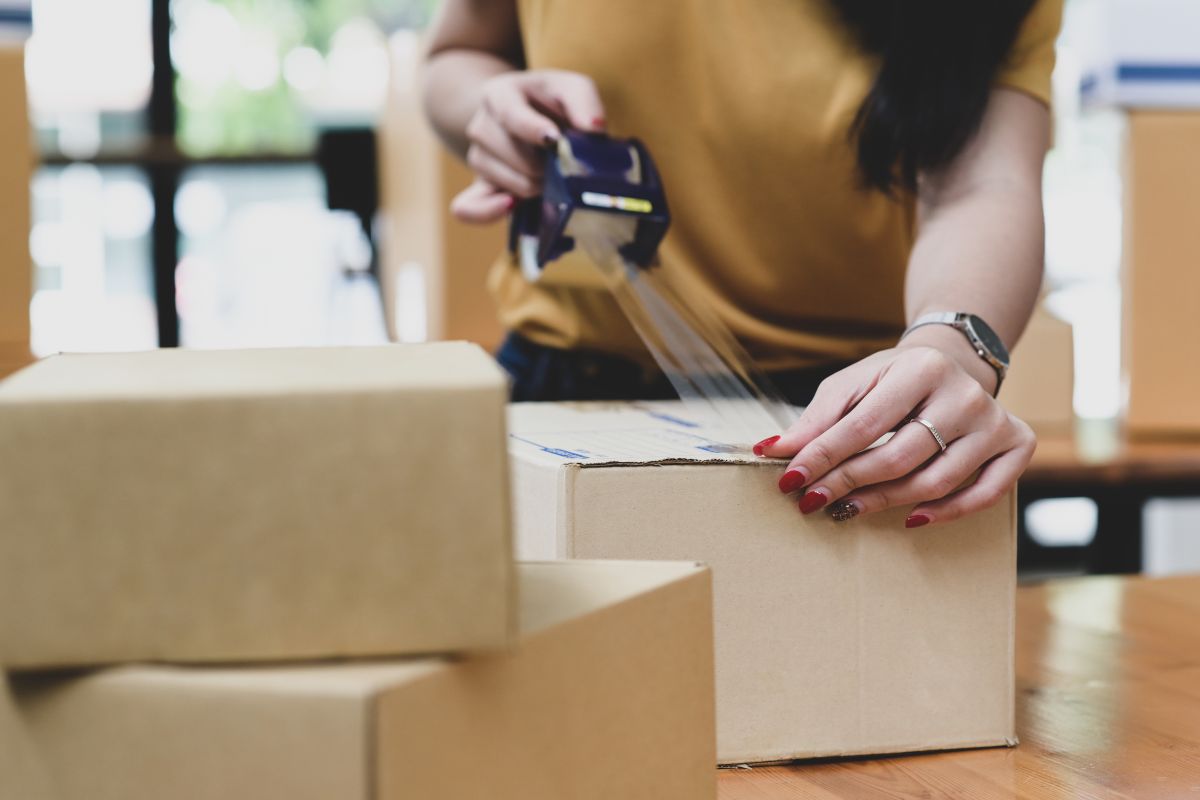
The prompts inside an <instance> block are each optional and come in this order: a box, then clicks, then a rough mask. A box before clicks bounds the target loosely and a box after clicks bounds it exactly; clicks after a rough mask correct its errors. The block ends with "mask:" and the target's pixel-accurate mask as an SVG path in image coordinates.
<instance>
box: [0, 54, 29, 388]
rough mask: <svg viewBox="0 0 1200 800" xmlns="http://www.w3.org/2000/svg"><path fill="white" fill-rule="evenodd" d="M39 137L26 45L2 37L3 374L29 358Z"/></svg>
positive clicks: (0, 359) (0, 227)
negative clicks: (32, 124) (32, 200)
mask: <svg viewBox="0 0 1200 800" xmlns="http://www.w3.org/2000/svg"><path fill="white" fill-rule="evenodd" d="M32 175H33V142H32V134H31V132H30V128H29V115H28V111H27V106H26V101H25V49H24V47H23V46H22V45H20V44H17V43H4V42H0V209H3V213H2V214H0V377H3V376H4V375H5V374H7V373H9V372H12V371H13V370H15V369H17V368H19V367H21V366H23V365H24V364H25V363H27V362H28V361H29V301H30V299H31V298H32V296H33V261H32V259H31V257H30V255H29V229H30V217H29V214H30V211H29V191H30V189H29V182H30V180H31V178H32Z"/></svg>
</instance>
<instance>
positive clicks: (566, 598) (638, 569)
mask: <svg viewBox="0 0 1200 800" xmlns="http://www.w3.org/2000/svg"><path fill="white" fill-rule="evenodd" d="M518 569H519V572H520V576H521V581H520V586H521V603H520V617H521V621H520V627H521V633H522V635H529V634H533V633H537V632H538V631H542V630H545V629H547V628H552V627H554V626H555V625H559V624H561V623H563V622H567V621H568V620H572V619H577V618H579V617H582V616H585V615H587V614H590V613H592V612H594V611H599V610H600V609H602V608H606V607H608V606H611V605H615V604H616V603H620V602H623V601H625V600H629V599H631V598H634V597H637V596H638V595H641V594H644V593H645V592H649V591H653V590H656V589H659V588H661V587H662V586H664V585H665V584H668V583H671V582H673V581H677V580H682V579H684V578H686V577H689V576H693V575H699V574H702V573H704V572H707V568H706V567H705V566H704V565H703V564H697V563H695V562H689V561H612V560H608V561H555V562H546V563H528V562H527V563H523V564H520V565H519V567H518Z"/></svg>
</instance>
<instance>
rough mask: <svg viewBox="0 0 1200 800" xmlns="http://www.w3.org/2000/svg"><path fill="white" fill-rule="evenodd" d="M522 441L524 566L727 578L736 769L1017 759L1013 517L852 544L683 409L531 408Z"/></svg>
mask: <svg viewBox="0 0 1200 800" xmlns="http://www.w3.org/2000/svg"><path fill="white" fill-rule="evenodd" d="M509 426H510V431H511V433H510V440H511V445H510V449H511V454H512V459H513V480H514V500H515V504H516V536H517V551H518V554H519V555H520V557H522V558H537V559H546V558H622V559H638V558H646V559H678V558H687V559H695V560H698V561H703V562H705V563H707V564H708V565H709V566H710V567H711V568H712V570H713V575H714V603H715V620H716V643H717V722H718V737H717V740H718V759H719V761H720V762H721V763H722V764H737V763H743V762H745V763H754V762H770V761H778V760H785V759H792V758H810V757H819V756H841V755H857V754H875V753H892V752H909V751H917V750H937V749H946V748H958V747H974V746H985V745H1003V744H1011V743H1013V741H1014V727H1013V680H1014V677H1013V675H1014V673H1013V603H1014V591H1015V583H1016V567H1015V558H1016V551H1015V533H1014V514H1015V508H1014V502H1013V498H1011V497H1010V498H1009V499H1008V500H1007V501H1006V502H1004V503H1001V504H1000V505H999V506H997V507H995V508H992V509H991V510H988V511H986V512H984V513H981V514H979V515H976V516H974V517H971V518H969V519H965V520H962V521H960V522H957V523H952V524H947V525H944V526H933V527H930V528H923V529H917V530H912V531H906V530H905V529H904V518H905V516H906V513H907V510H905V509H897V510H893V511H888V512H884V513H880V514H876V515H871V516H867V517H863V518H859V519H856V520H854V521H853V522H852V523H848V524H838V523H835V522H833V521H832V520H830V519H829V518H828V517H826V516H825V515H823V514H818V515H814V516H812V517H803V516H802V515H801V514H800V513H799V512H798V511H797V508H796V503H795V500H794V499H789V498H787V497H784V496H782V495H781V494H780V493H779V490H778V488H777V487H776V481H777V479H778V477H779V475H780V474H781V471H782V468H783V466H784V465H783V463H782V462H778V461H776V462H772V461H762V460H757V459H754V457H753V456H751V455H748V454H746V455H743V454H740V453H729V452H723V450H724V449H725V448H722V447H720V446H717V445H714V443H713V440H712V439H711V438H710V437H709V436H707V435H706V431H705V429H704V428H703V427H701V426H699V425H698V424H697V423H696V421H695V420H694V419H693V418H692V417H691V416H690V414H689V413H688V412H687V411H686V410H685V409H684V408H683V406H682V405H681V404H679V403H648V404H615V403H614V404H606V403H583V404H518V405H514V406H511V407H510V413H509Z"/></svg>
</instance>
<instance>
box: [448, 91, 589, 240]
mask: <svg viewBox="0 0 1200 800" xmlns="http://www.w3.org/2000/svg"><path fill="white" fill-rule="evenodd" d="M479 97H480V99H479V104H478V107H477V108H476V110H475V113H474V114H473V115H472V116H471V120H470V122H468V123H467V129H466V134H467V139H468V141H469V146H468V148H467V164H468V165H469V166H470V167H471V169H472V170H474V171H475V174H476V175H477V176H478V178H477V180H476V181H475V183H473V184H472V185H471V186H470V187H468V188H467V189H466V190H464V191H463V192H462V193H461V194H459V195H458V196H457V197H456V198H454V201H453V202H452V203H451V205H450V209H451V211H452V212H453V213H454V215H455V216H456V217H458V218H459V219H461V220H463V221H464V222H479V223H482V222H493V221H495V220H497V219H500V218H502V217H503V216H504V215H505V214H507V213H508V212H509V211H510V210H511V209H512V207H513V205H514V204H515V203H516V201H517V200H518V199H521V198H526V197H533V196H535V195H537V194H540V193H541V190H542V188H541V186H542V181H541V179H542V167H543V162H544V160H545V152H544V151H545V148H547V147H553V146H554V145H555V144H556V143H557V142H558V137H559V125H560V124H564V125H567V126H569V127H572V128H577V129H579V130H584V131H602V130H604V106H603V104H602V103H601V102H600V95H599V93H598V92H597V91H596V85H595V84H594V83H592V80H591V79H590V78H588V77H587V76H585V75H580V74H578V73H575V72H564V71H561V70H529V71H515V72H503V73H501V74H499V75H495V76H493V77H491V78H489V79H487V81H485V82H484V83H483V85H482V87H481V88H480V94H479Z"/></svg>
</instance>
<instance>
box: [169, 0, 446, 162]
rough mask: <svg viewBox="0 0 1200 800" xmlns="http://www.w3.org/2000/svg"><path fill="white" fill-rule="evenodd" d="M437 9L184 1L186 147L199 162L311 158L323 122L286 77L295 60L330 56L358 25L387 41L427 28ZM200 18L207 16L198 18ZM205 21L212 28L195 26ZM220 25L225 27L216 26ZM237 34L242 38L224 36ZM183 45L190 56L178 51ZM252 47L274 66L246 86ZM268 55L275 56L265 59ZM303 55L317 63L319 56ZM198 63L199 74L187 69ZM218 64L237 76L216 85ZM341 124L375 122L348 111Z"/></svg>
mask: <svg viewBox="0 0 1200 800" xmlns="http://www.w3.org/2000/svg"><path fill="white" fill-rule="evenodd" d="M434 5H435V0H176V4H175V7H174V15H175V33H174V38H173V49H176V50H177V49H186V50H187V52H188V53H190V54H191V58H180V54H176V63H177V65H178V66H179V67H180V74H179V79H178V83H177V85H176V94H177V98H178V101H179V126H180V127H179V141H180V144H181V146H182V147H183V148H184V149H185V150H186V151H187V152H189V153H191V154H193V155H208V154H215V153H219V154H246V153H261V152H274V153H288V152H304V151H306V150H308V149H309V148H310V147H311V146H312V143H313V139H314V136H315V134H316V127H317V122H316V120H314V118H313V113H312V110H311V109H310V108H309V107H307V105H306V102H305V99H304V97H302V95H301V92H299V91H297V89H296V88H295V87H294V86H293V85H292V83H290V82H289V81H288V80H287V78H286V77H285V69H284V68H283V65H284V64H286V63H287V62H286V59H287V57H288V55H289V54H292V53H294V51H296V49H297V48H311V49H312V50H315V51H316V52H317V53H319V54H320V55H321V56H322V57H327V56H329V54H330V52H331V49H332V47H333V43H334V40H335V37H336V35H337V33H338V31H339V30H341V29H343V26H344V25H346V24H347V23H348V22H351V21H357V24H358V28H359V31H360V32H361V31H362V30H363V29H366V30H368V31H370V30H371V29H372V27H373V28H375V29H376V30H377V31H378V32H379V33H378V35H379V36H380V37H382V35H383V32H385V31H395V30H398V29H401V28H417V29H419V28H422V27H424V26H425V24H426V23H427V22H428V20H429V17H430V16H431V14H432V11H433V7H434ZM196 11H199V12H201V13H200V14H194V13H192V12H196ZM198 18H203V19H205V20H207V22H208V24H204V25H201V24H199V23H197V22H195V20H197V19H198ZM214 18H216V19H217V20H218V21H219V22H221V24H212V20H213V19H214ZM230 18H232V21H235V22H236V26H232V25H231V24H230ZM189 26H191V28H192V29H191V30H189V29H188V28H189ZM229 31H237V32H238V35H228V36H222V35H218V34H220V33H221V32H229ZM208 33H211V34H213V35H207V34H208ZM228 39H233V41H229V40H228ZM182 40H186V42H187V46H186V48H180V47H178V46H177V45H179V44H180V43H181V41H182ZM247 41H250V42H251V43H252V44H251V45H250V46H251V47H257V48H258V50H257V51H256V52H257V53H258V56H259V62H260V63H259V66H260V67H261V66H262V65H261V62H262V61H263V60H266V61H267V62H268V65H267V67H266V68H265V69H266V72H265V74H264V73H263V71H262V69H260V70H259V71H258V73H257V74H256V75H255V76H254V77H256V78H257V80H251V81H246V80H242V79H240V78H241V77H242V73H240V72H239V69H240V66H239V65H240V64H243V63H244V62H245V61H246V52H247V45H246V42H247ZM197 53H199V54H200V55H197ZM264 53H267V54H269V56H267V57H266V58H265V59H264V58H263V55H264ZM303 55H306V56H309V57H310V60H311V56H312V52H311V51H309V50H306V52H305V53H304V54H303ZM272 62H273V63H274V65H275V66H274V77H273V78H272V68H271V66H270V64H271V63H272ZM198 63H199V66H198V67H196V69H194V70H192V71H191V72H189V70H188V69H186V68H185V67H186V66H188V65H189V64H190V65H193V66H195V65H197V64H198ZM212 63H221V64H228V65H231V66H230V68H229V74H228V75H227V76H224V77H217V78H214V77H213V74H212V71H211V70H208V71H206V67H207V66H208V65H209V64H212ZM243 72H244V70H243ZM198 73H203V74H198ZM218 75H219V73H218ZM248 83H249V85H247V84H248ZM337 121H338V122H343V123H345V122H351V123H352V122H357V123H365V122H369V121H370V120H369V114H368V115H365V118H363V119H346V118H345V112H344V110H343V111H342V112H341V116H340V117H339V118H338V119H337Z"/></svg>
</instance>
